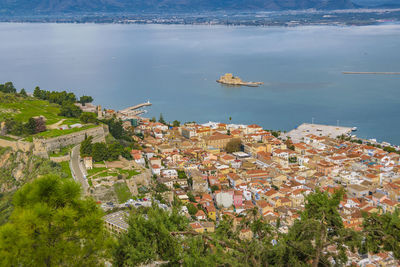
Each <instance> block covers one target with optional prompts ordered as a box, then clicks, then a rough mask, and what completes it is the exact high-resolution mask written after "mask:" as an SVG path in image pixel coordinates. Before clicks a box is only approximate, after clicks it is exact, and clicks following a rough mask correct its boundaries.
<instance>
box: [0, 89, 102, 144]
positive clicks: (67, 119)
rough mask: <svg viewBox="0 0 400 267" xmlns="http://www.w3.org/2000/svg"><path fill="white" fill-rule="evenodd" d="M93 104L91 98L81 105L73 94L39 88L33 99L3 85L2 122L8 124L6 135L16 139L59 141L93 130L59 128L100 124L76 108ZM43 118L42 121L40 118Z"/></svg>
mask: <svg viewBox="0 0 400 267" xmlns="http://www.w3.org/2000/svg"><path fill="white" fill-rule="evenodd" d="M91 101H93V98H92V97H90V96H82V97H81V98H80V100H79V101H78V99H77V97H76V96H75V94H73V93H68V92H66V91H62V92H58V91H46V90H41V89H40V88H39V87H36V88H35V90H34V94H33V97H32V96H28V95H27V93H26V92H25V90H24V89H21V91H20V93H17V90H16V89H15V87H14V85H13V84H12V83H11V82H8V83H5V84H0V121H5V123H6V124H5V126H6V133H9V134H12V135H14V136H20V137H28V138H27V139H26V140H28V141H31V140H32V136H33V135H34V136H37V137H44V138H49V137H56V136H60V135H64V134H69V133H73V132H76V131H80V130H84V129H88V128H91V127H94V126H93V125H86V126H84V127H83V128H72V129H65V130H59V129H57V127H58V126H70V125H73V124H76V123H83V124H86V123H98V122H97V119H96V115H95V114H94V113H86V112H82V111H81V110H80V109H79V107H77V106H76V105H74V103H76V102H80V103H83V104H85V103H88V102H91ZM40 117H42V118H40Z"/></svg>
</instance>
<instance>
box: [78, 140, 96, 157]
mask: <svg viewBox="0 0 400 267" xmlns="http://www.w3.org/2000/svg"><path fill="white" fill-rule="evenodd" d="M92 141H93V136H89V137H87V138H85V140H83V141H82V143H81V147H80V154H81V157H89V156H90V155H92V150H93V144H92Z"/></svg>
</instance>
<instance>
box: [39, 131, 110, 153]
mask: <svg viewBox="0 0 400 267" xmlns="http://www.w3.org/2000/svg"><path fill="white" fill-rule="evenodd" d="M107 134H108V127H107V125H100V126H98V127H95V128H90V129H87V130H82V131H79V132H76V133H71V134H66V135H62V136H58V137H54V138H48V139H36V138H35V139H34V140H33V145H34V154H35V155H38V156H44V154H46V155H47V152H49V151H54V150H57V149H60V148H62V147H66V146H69V145H77V144H79V143H81V142H82V141H83V140H85V136H93V137H99V136H103V137H104V136H105V135H107Z"/></svg>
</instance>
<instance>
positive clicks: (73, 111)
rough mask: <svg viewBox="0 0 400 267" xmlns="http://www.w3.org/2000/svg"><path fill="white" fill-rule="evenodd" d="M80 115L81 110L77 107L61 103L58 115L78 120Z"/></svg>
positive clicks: (68, 103)
mask: <svg viewBox="0 0 400 267" xmlns="http://www.w3.org/2000/svg"><path fill="white" fill-rule="evenodd" d="M81 114H82V110H81V109H80V108H79V107H77V106H75V105H74V104H73V103H70V102H63V104H62V105H61V108H60V113H59V114H58V115H59V116H64V117H68V118H79V116H80V115H81Z"/></svg>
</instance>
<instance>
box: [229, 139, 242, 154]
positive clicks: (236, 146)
mask: <svg viewBox="0 0 400 267" xmlns="http://www.w3.org/2000/svg"><path fill="white" fill-rule="evenodd" d="M241 146H242V143H241V141H240V139H238V138H235V139H232V140H231V141H229V142H228V143H227V144H226V149H225V150H226V152H228V153H232V152H237V151H240V149H241Z"/></svg>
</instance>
